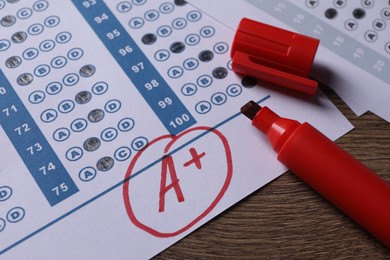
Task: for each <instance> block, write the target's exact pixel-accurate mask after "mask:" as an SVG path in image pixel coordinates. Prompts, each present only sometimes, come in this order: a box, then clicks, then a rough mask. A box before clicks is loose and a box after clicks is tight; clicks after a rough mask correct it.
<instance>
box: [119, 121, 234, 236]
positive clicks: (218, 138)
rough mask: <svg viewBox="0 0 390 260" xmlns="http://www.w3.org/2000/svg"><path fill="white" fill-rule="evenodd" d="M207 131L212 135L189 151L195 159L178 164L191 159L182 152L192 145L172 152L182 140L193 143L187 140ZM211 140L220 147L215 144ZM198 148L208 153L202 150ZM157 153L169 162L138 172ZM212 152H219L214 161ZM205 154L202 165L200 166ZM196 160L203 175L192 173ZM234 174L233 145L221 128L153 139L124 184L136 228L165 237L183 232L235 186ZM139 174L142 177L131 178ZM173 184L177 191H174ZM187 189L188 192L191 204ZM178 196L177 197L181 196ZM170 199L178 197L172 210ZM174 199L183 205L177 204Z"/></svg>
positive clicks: (209, 210) (124, 194)
mask: <svg viewBox="0 0 390 260" xmlns="http://www.w3.org/2000/svg"><path fill="white" fill-rule="evenodd" d="M205 131H209V132H210V133H208V134H207V135H204V136H203V137H202V138H199V139H197V140H196V141H194V142H192V143H191V145H192V147H193V149H190V150H189V151H190V155H191V156H192V159H191V160H189V161H187V162H180V163H176V164H174V161H175V162H178V161H176V160H182V159H183V158H186V156H187V154H186V155H185V156H184V155H183V154H181V156H179V155H180V153H187V152H188V150H186V149H182V150H179V151H177V152H175V153H173V154H172V155H170V156H167V154H169V152H170V149H171V148H172V150H174V149H175V148H176V147H180V145H182V143H183V144H184V143H186V142H188V140H187V139H189V140H192V139H193V138H194V137H195V136H198V135H199V134H203V133H204V132H205ZM197 132H199V134H198V133H197ZM210 142H212V143H213V144H215V145H213V146H212V147H211V146H209V145H208V144H209V143H210ZM195 147H197V149H195ZM218 149H219V150H220V152H218ZM197 150H198V151H199V150H202V151H205V152H202V153H200V154H198V153H197ZM156 154H160V155H161V154H162V155H164V157H163V160H162V161H161V162H159V163H155V164H153V165H152V166H150V167H149V168H147V169H146V170H144V171H143V172H142V173H140V174H139V173H137V171H140V170H141V169H143V167H145V166H146V165H147V164H150V163H152V161H151V158H155V157H156ZM207 154H213V157H210V159H209V160H208V161H207V159H208V157H207V156H206V155H207ZM187 158H188V157H187ZM201 158H202V164H200V159H201ZM205 160H206V161H205ZM205 162H207V163H205ZM192 163H193V164H195V166H196V167H197V168H198V169H199V170H200V171H202V174H196V175H194V174H186V171H188V170H187V169H188V168H189V167H187V166H188V165H190V164H192ZM213 165H218V167H212V166H213ZM208 167H211V168H208ZM133 170H134V172H133ZM168 171H169V175H170V179H171V180H170V181H171V184H169V185H167V183H166V182H167V173H168ZM232 172H233V162H232V155H231V151H230V147H229V144H228V141H227V139H226V138H225V136H224V135H223V134H222V133H221V132H219V131H218V130H216V129H211V128H209V127H195V128H192V129H188V130H186V131H184V132H182V133H180V134H179V135H177V136H171V135H163V136H160V137H158V138H156V139H154V140H152V141H151V142H149V144H148V146H147V147H146V148H145V149H143V150H141V151H139V152H138V153H137V154H136V155H135V156H134V158H133V160H132V161H131V163H130V165H129V168H128V170H127V172H126V175H125V180H127V181H125V182H124V184H123V200H124V204H125V209H126V212H127V215H128V216H129V219H130V221H131V222H132V223H133V224H134V225H135V226H136V227H138V228H140V229H142V230H144V231H146V232H148V233H150V234H151V235H153V236H156V237H160V238H168V237H174V236H177V235H179V234H181V233H183V232H185V231H187V230H189V229H190V228H191V227H193V226H194V225H195V224H197V223H199V222H200V221H201V220H202V219H203V218H205V217H206V216H207V215H208V214H209V213H210V212H211V211H212V210H213V209H214V208H215V207H216V205H217V204H218V203H219V202H220V201H221V199H222V197H223V196H224V194H225V192H226V190H227V189H228V187H229V184H230V181H231V178H232ZM134 173H137V174H138V175H137V176H135V177H134V178H130V176H131V175H132V174H134ZM211 177H213V181H212V182H210V179H211ZM179 179H180V186H179ZM172 188H173V189H174V190H175V194H174V193H173V192H168V191H169V190H171V189H172ZM199 189H201V190H199ZM182 190H183V191H184V192H185V194H186V200H185V202H184V196H183V193H182ZM202 190H203V191H204V193H203V194H202V196H199V195H200V194H199V191H202ZM155 194H156V195H157V196H155ZM172 195H173V196H175V195H176V198H174V197H172ZM161 199H163V201H161ZM168 199H169V201H170V202H171V201H172V205H171V204H170V207H169V208H166V207H165V203H166V202H168V201H167V200H168ZM181 200H182V201H181ZM173 201H176V202H177V201H179V202H180V201H181V202H182V203H178V204H174V203H173ZM156 204H158V205H159V210H156V207H155V205H156ZM200 205H201V206H200ZM166 223H169V224H166Z"/></svg>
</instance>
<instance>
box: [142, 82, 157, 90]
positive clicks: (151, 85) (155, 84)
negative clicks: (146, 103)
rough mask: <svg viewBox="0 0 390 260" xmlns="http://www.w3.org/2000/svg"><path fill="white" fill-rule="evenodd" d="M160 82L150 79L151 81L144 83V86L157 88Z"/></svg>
mask: <svg viewBox="0 0 390 260" xmlns="http://www.w3.org/2000/svg"><path fill="white" fill-rule="evenodd" d="M159 85H160V84H159V83H158V81H157V80H155V79H154V80H152V81H151V82H148V83H145V88H146V89H147V90H152V89H153V88H157V87H158V86H159Z"/></svg>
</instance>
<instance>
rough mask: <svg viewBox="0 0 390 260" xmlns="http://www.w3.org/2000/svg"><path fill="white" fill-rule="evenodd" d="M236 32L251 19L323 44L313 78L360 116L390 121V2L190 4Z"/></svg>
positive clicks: (242, 0)
mask: <svg viewBox="0 0 390 260" xmlns="http://www.w3.org/2000/svg"><path fill="white" fill-rule="evenodd" d="M189 2H190V3H191V4H193V5H195V6H197V7H198V8H201V9H204V10H205V11H206V12H207V13H208V14H209V15H211V16H213V17H214V18H215V19H217V20H219V21H221V22H222V23H225V24H227V25H228V26H229V27H231V28H233V29H236V28H237V26H238V24H239V22H240V20H241V19H242V18H243V17H247V18H250V19H253V20H257V21H260V22H263V23H268V24H271V25H274V26H278V27H282V28H285V29H287V30H292V31H297V32H300V33H302V34H305V35H308V36H311V37H314V38H317V39H319V40H320V46H319V48H318V51H317V54H316V57H315V60H314V64H313V69H312V73H311V76H312V77H313V78H315V79H317V80H319V81H321V82H322V83H324V84H325V85H326V86H329V87H331V88H332V89H333V90H334V91H335V92H336V93H337V94H338V95H340V97H342V98H343V100H344V101H345V102H346V103H347V104H348V105H349V106H350V107H351V109H352V110H353V111H354V112H355V113H356V114H357V115H359V116H360V115H362V114H363V113H364V112H366V111H368V110H369V111H371V112H373V113H375V114H377V115H378V116H380V117H382V118H383V119H385V120H387V121H388V122H390V102H389V100H390V6H389V4H388V1H371V0H369V1H345V0H341V1H319V0H310V1H309V0H306V1H293V0H276V1H273V0H237V1H224V0H214V1H207V0H198V1H189Z"/></svg>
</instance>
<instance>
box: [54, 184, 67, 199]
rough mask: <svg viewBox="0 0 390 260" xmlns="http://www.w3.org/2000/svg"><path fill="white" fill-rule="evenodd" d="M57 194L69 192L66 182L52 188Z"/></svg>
mask: <svg viewBox="0 0 390 260" xmlns="http://www.w3.org/2000/svg"><path fill="white" fill-rule="evenodd" d="M51 190H52V191H53V192H54V193H55V194H56V195H57V196H60V194H61V192H67V191H68V186H67V185H66V183H64V182H63V183H61V184H60V185H58V186H55V187H54V188H53V189H51Z"/></svg>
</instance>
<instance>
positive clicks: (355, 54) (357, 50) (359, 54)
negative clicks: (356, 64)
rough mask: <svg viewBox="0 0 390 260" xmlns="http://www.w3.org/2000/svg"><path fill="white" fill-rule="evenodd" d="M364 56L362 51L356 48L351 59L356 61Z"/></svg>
mask: <svg viewBox="0 0 390 260" xmlns="http://www.w3.org/2000/svg"><path fill="white" fill-rule="evenodd" d="M363 55H364V50H363V49H361V48H357V49H356V50H355V52H354V53H353V57H354V58H356V59H360V58H361V57H362V56H363Z"/></svg>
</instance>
